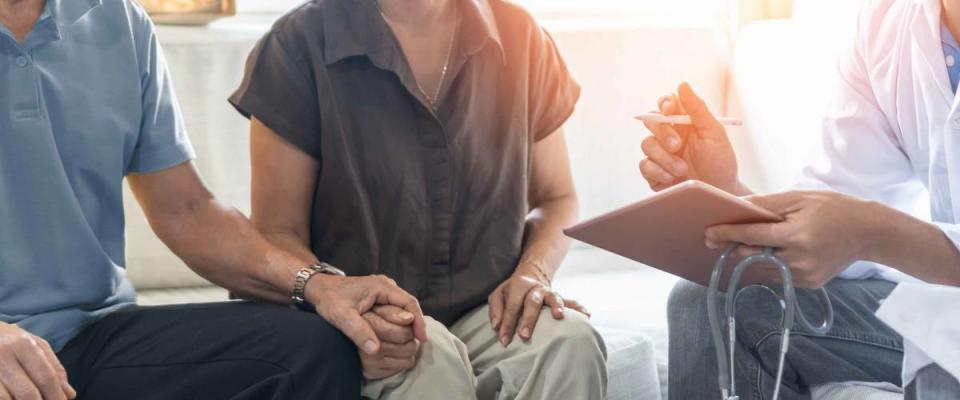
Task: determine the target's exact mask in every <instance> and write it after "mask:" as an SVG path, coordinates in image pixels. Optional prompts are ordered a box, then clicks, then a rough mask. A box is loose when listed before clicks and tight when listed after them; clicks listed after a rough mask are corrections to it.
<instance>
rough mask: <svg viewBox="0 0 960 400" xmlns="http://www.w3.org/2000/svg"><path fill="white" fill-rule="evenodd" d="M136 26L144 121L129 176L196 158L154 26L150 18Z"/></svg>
mask: <svg viewBox="0 0 960 400" xmlns="http://www.w3.org/2000/svg"><path fill="white" fill-rule="evenodd" d="M135 23H137V24H139V25H140V29H139V30H138V34H139V36H140V38H138V39H137V40H138V42H139V43H140V46H139V47H138V52H140V55H139V58H140V61H141V63H140V68H141V76H142V78H141V84H142V86H143V101H142V103H141V104H142V105H143V109H142V116H143V121H142V123H141V124H140V135H139V138H138V140H137V145H136V147H135V148H134V151H133V155H132V157H131V159H130V164H129V165H128V167H127V172H128V173H138V172H153V171H157V170H162V169H165V168H169V167H172V166H175V165H178V164H181V163H183V162H185V161H188V160H191V159H193V158H194V157H195V154H194V151H193V147H192V146H191V144H190V139H189V138H188V137H187V130H186V127H185V126H184V122H183V117H182V116H181V115H180V108H179V107H178V106H177V104H178V103H177V99H176V95H175V94H174V91H173V84H172V83H171V81H170V75H169V73H168V72H167V62H166V59H164V57H163V52H162V51H161V50H160V43H159V41H158V40H157V35H156V33H155V32H154V29H153V26H152V24H151V23H150V20H149V19H148V18H146V16H142V19H141V20H139V21H135Z"/></svg>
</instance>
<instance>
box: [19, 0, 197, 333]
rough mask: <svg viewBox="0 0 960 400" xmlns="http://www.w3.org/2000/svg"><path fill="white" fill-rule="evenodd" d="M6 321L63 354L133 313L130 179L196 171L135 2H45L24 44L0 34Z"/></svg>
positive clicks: (150, 32)
mask: <svg viewBox="0 0 960 400" xmlns="http://www.w3.org/2000/svg"><path fill="white" fill-rule="evenodd" d="M0 92H2V96H0V221H2V223H0V321H2V322H6V323H12V324H17V325H18V326H19V327H21V328H23V329H25V330H27V331H29V332H32V333H34V334H36V335H38V336H41V337H43V338H44V339H46V340H47V341H48V342H50V344H51V345H52V346H53V347H54V349H59V348H61V347H62V346H63V345H64V344H65V343H66V342H67V341H68V340H70V339H71V338H72V337H73V336H75V335H76V334H77V333H78V332H80V330H82V329H83V327H85V326H87V325H88V324H90V323H92V322H94V321H96V320H97V319H98V318H102V317H103V316H105V315H107V314H109V313H110V312H113V311H115V310H118V309H120V308H123V307H126V306H129V305H131V304H134V302H135V299H136V295H135V293H134V289H133V285H132V284H131V283H130V281H129V279H127V276H126V270H125V266H126V262H125V260H124V230H123V229H124V215H123V179H124V176H126V175H127V174H129V173H145V172H152V171H157V170H161V169H166V168H170V167H173V166H175V165H178V164H182V163H184V162H186V161H189V160H190V159H192V158H193V157H194V152H193V148H192V147H191V145H190V141H189V139H188V138H187V133H186V129H185V128H184V123H183V118H182V117H181V114H180V110H179V109H178V107H177V101H176V98H175V96H174V91H173V86H172V85H171V81H170V77H169V74H168V71H167V67H166V63H165V61H164V58H163V53H162V51H161V49H160V46H159V43H158V40H157V37H156V34H155V33H154V28H153V25H152V23H151V22H150V19H149V18H148V17H147V15H146V13H145V12H144V10H143V9H142V8H141V7H140V5H139V4H138V3H137V2H136V1H135V0H47V2H46V8H45V10H44V12H43V14H42V15H41V17H40V18H39V20H38V21H37V23H36V25H35V26H34V28H33V30H32V31H31V32H30V34H29V35H28V36H27V39H26V40H25V41H23V42H17V40H15V39H14V37H13V35H11V34H10V31H9V30H8V29H6V28H5V27H3V25H2V24H0Z"/></svg>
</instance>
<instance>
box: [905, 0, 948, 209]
mask: <svg viewBox="0 0 960 400" xmlns="http://www.w3.org/2000/svg"><path fill="white" fill-rule="evenodd" d="M915 2H916V4H917V5H918V7H917V8H916V11H915V12H914V13H913V15H911V16H910V18H911V20H910V22H909V33H910V37H911V42H912V43H911V45H912V48H911V49H910V50H909V55H908V54H903V56H906V57H910V63H911V64H912V66H913V68H915V72H916V73H917V76H916V77H915V79H913V80H912V82H911V83H909V85H910V86H912V87H903V86H906V85H905V82H907V81H910V80H907V81H901V82H900V83H898V87H897V91H898V92H899V93H898V97H899V98H900V99H901V100H903V101H915V102H917V103H918V104H916V106H915V107H916V108H917V109H916V113H915V116H914V118H916V120H915V121H901V127H903V128H905V129H913V130H914V132H909V133H908V132H902V134H903V135H905V136H912V137H915V136H921V137H926V138H927V146H928V148H927V156H928V157H930V158H929V167H930V170H929V171H927V180H928V184H927V188H928V190H929V191H930V197H931V200H932V203H931V204H930V212H931V217H933V219H934V220H935V221H938V222H948V223H955V222H956V221H955V218H954V216H956V215H960V184H953V183H952V182H951V178H953V177H952V172H953V171H958V172H960V158H958V157H960V148H957V146H958V144H960V143H958V141H957V140H956V139H955V138H954V137H953V136H954V135H953V131H958V132H960V114H958V113H956V109H957V96H955V95H954V93H953V89H952V87H951V86H950V77H949V76H947V67H946V64H945V61H944V58H943V57H944V56H943V47H942V45H941V41H940V24H941V21H940V7H941V6H940V1H939V0H915ZM908 93H910V94H908ZM901 117H902V116H901ZM945 199H950V204H944V203H943V202H942V200H945ZM938 200H939V201H938Z"/></svg>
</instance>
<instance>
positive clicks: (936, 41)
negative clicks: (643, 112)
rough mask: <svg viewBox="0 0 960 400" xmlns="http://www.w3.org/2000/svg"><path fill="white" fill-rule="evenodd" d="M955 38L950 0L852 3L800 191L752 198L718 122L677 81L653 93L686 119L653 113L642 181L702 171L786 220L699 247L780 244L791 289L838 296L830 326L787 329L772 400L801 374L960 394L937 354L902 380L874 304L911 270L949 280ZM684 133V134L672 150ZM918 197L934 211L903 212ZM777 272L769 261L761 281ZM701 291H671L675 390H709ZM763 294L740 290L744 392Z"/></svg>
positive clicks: (796, 387)
mask: <svg viewBox="0 0 960 400" xmlns="http://www.w3.org/2000/svg"><path fill="white" fill-rule="evenodd" d="M958 35H960V1H947V0H943V2H942V3H941V2H940V1H938V0H899V1H897V0H877V1H870V2H869V3H868V5H867V6H866V8H865V9H864V10H863V12H862V13H861V15H860V19H859V24H858V28H857V35H856V40H855V43H853V46H852V47H851V48H850V49H849V51H848V52H847V53H846V54H845V56H844V57H843V58H842V59H841V62H840V65H839V74H840V77H841V79H840V80H839V82H840V84H839V87H838V88H837V91H836V94H835V106H834V107H833V108H832V110H831V111H830V112H829V114H828V115H826V117H825V119H824V121H823V125H822V126H823V132H822V133H823V135H824V149H823V150H824V151H823V159H822V161H820V162H818V163H815V164H814V165H812V166H810V167H809V168H807V169H806V170H805V172H804V179H803V180H802V181H801V182H800V183H799V184H798V185H797V189H798V190H796V191H791V192H786V193H778V194H771V195H753V192H752V191H751V190H750V189H749V188H748V187H746V186H745V185H744V184H743V183H741V182H740V180H739V178H738V174H737V160H736V156H735V155H734V152H733V149H732V147H731V145H730V142H729V141H728V139H727V135H726V133H725V132H724V129H723V127H722V126H721V125H720V124H719V123H717V121H716V120H715V119H714V117H713V115H711V114H710V112H709V111H708V110H707V108H706V106H705V105H704V103H703V101H702V100H701V99H700V98H698V97H697V95H696V94H694V92H693V91H692V90H691V89H690V87H689V86H687V85H685V84H684V85H682V86H681V87H680V90H679V93H678V95H677V96H674V95H670V96H666V97H664V98H663V99H661V101H660V109H661V111H662V112H663V113H665V114H682V113H687V114H689V115H690V116H691V117H692V119H693V121H694V125H693V126H691V127H673V126H669V125H662V124H661V125H648V128H649V129H650V130H651V131H652V132H653V133H654V135H653V136H651V137H648V138H647V139H646V140H644V142H643V151H644V153H645V154H646V159H644V160H643V161H642V162H641V164H640V169H641V171H642V173H643V176H644V177H645V178H646V179H647V180H648V182H649V184H650V185H651V187H652V188H653V189H655V190H661V189H664V188H666V187H669V186H671V185H674V184H676V183H678V182H681V181H683V180H686V179H700V180H703V181H706V182H708V183H710V184H713V185H715V186H717V187H720V188H722V189H724V190H727V191H729V192H731V193H735V194H737V195H743V196H750V197H748V199H749V200H750V201H752V202H754V203H756V204H758V205H760V206H762V207H765V208H768V209H770V210H773V211H775V212H778V213H779V214H781V215H783V216H784V218H785V220H784V221H783V222H781V223H771V224H752V225H736V226H716V227H712V228H710V229H708V230H707V231H706V233H705V236H706V244H707V246H709V247H712V248H721V247H722V246H724V244H725V243H726V242H731V241H732V242H740V243H744V244H746V245H749V246H751V247H752V248H745V249H743V251H744V253H746V252H752V251H756V250H757V249H759V248H761V247H767V246H772V247H775V248H777V249H779V250H778V251H777V254H778V255H779V256H780V257H781V258H782V259H784V261H786V262H787V263H788V264H790V265H791V266H792V267H793V276H794V279H795V281H796V283H797V285H798V286H803V287H809V288H816V287H822V286H826V287H827V289H828V291H829V292H830V295H831V296H832V297H833V300H834V308H835V312H836V323H835V325H834V327H833V329H832V330H831V332H829V333H828V334H827V335H826V336H815V335H810V334H809V333H806V332H803V331H799V332H795V333H794V335H793V337H792V346H791V350H790V353H789V354H788V356H787V370H786V372H785V374H784V387H783V388H782V389H781V390H782V396H781V398H783V399H807V398H809V396H810V390H809V388H810V387H811V386H815V385H819V384H824V383H830V382H846V381H862V382H874V383H877V384H881V385H882V384H888V385H890V384H892V385H898V386H903V385H912V387H910V388H908V390H907V393H908V395H907V398H908V399H910V398H917V399H924V400H928V399H946V398H956V393H960V384H958V382H957V379H956V377H955V376H951V375H949V374H946V373H944V371H943V369H942V368H940V367H938V366H937V365H935V364H933V365H928V366H925V367H924V368H922V369H920V370H919V372H918V373H917V374H916V379H912V381H907V382H901V380H902V379H901V365H902V359H903V340H902V339H901V337H900V335H899V334H897V333H896V332H894V331H893V330H892V329H891V328H889V327H888V326H887V325H885V324H884V323H883V322H881V321H880V320H879V319H878V318H877V317H876V316H875V315H874V312H875V311H876V310H877V308H878V307H879V305H880V303H881V302H882V300H883V299H884V298H886V297H887V296H888V295H889V294H890V292H891V291H892V290H893V289H894V287H895V286H896V284H897V283H898V282H903V281H905V280H912V278H910V277H914V278H918V279H920V280H923V281H926V282H930V283H939V284H944V285H951V286H958V285H960V251H958V244H960V225H958V223H960V139H958V137H960V136H958V135H960V110H958V100H957V99H958V97H957V96H956V90H957V85H958V81H960V65H958V64H960V50H958V47H960V46H958V45H957V40H956V38H957V37H958ZM684 139H686V140H688V143H687V145H686V147H685V151H684V152H683V153H682V154H680V153H679V150H680V149H682V148H684V147H682V144H683V143H682V140H684ZM801 189H802V190H801ZM927 195H928V196H929V207H930V210H931V215H932V218H931V219H930V220H927V219H923V218H918V217H915V216H913V215H911V214H909V213H907V212H906V211H907V210H910V209H911V206H912V205H913V204H915V203H916V201H917V200H918V199H919V200H922V199H924V198H926V196H927ZM775 275H776V272H775V271H774V270H771V271H770V276H771V279H772V280H773V279H774V277H775ZM834 278H842V279H834ZM705 294H706V289H704V288H702V287H700V286H697V285H694V284H690V283H681V284H679V285H678V286H677V287H676V288H675V289H674V292H673V293H672V294H671V299H670V304H669V319H670V330H671V337H670V375H669V376H670V391H669V393H670V397H671V398H672V399H709V398H716V397H717V396H718V392H719V391H718V386H717V382H716V379H717V373H716V371H715V370H714V368H715V361H714V358H713V353H712V351H713V349H712V344H711V341H710V339H709V336H708V335H709V333H708V330H707V329H704V326H705V325H706V321H707V317H706V309H705V305H704V303H705ZM767 296H769V294H768V293H767V292H766V291H765V290H763V289H760V288H754V289H748V290H746V291H745V292H744V293H743V294H742V295H741V298H740V299H739V303H738V304H740V307H738V310H737V318H738V324H737V329H738V330H737V339H738V346H739V347H740V348H739V349H738V351H737V355H738V356H737V359H736V361H735V362H736V368H735V370H736V374H737V387H738V388H739V389H738V391H739V394H740V396H741V398H742V399H745V400H747V399H760V398H769V396H770V394H771V393H772V392H773V389H774V388H773V387H772V386H773V376H772V373H773V372H774V371H775V369H776V356H777V346H778V343H779V338H778V337H777V332H778V326H779V319H780V309H779V307H778V306H777V305H776V303H775V302H773V301H771V298H768V297H767ZM800 307H801V308H803V309H804V310H805V311H806V312H807V314H808V315H816V313H817V312H818V306H817V304H815V303H814V302H813V300H812V298H805V299H804V298H801V299H800ZM948 310H949V308H948ZM941 311H942V310H941ZM930 314H931V315H930V318H958V317H957V316H956V315H950V314H944V313H942V312H941V313H939V314H937V315H932V314H933V312H930ZM907 357H908V358H909V357H910V354H909V353H908V354H907ZM904 376H907V377H912V376H914V374H913V373H910V374H905V375H904ZM951 393H953V394H951Z"/></svg>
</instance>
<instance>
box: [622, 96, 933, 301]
mask: <svg viewBox="0 0 960 400" xmlns="http://www.w3.org/2000/svg"><path fill="white" fill-rule="evenodd" d="M658 103H659V107H660V110H659V111H660V113H662V114H663V115H665V116H673V115H688V116H689V124H678V123H664V122H660V121H658V120H657V119H651V118H644V119H647V121H645V122H644V125H646V127H647V129H649V130H650V131H651V132H652V133H653V135H652V136H649V137H647V138H645V139H644V140H643V143H642V149H643V153H644V154H645V155H646V158H645V159H644V160H643V161H641V162H640V171H641V173H642V174H643V176H644V178H645V179H646V180H647V182H648V183H649V185H650V187H651V188H652V189H653V190H654V191H660V190H663V189H666V188H668V187H670V186H673V185H675V184H677V183H680V182H683V181H686V180H688V179H696V180H700V181H703V182H706V183H709V184H711V185H713V186H716V187H718V188H720V189H722V190H724V191H727V192H729V193H732V194H735V195H737V196H747V197H746V199H747V200H749V201H750V202H752V203H754V204H756V205H758V206H760V207H763V208H765V209H767V210H770V211H772V212H774V213H776V214H778V215H780V216H782V217H783V218H784V220H783V222H774V223H757V224H744V225H718V226H713V227H710V228H708V229H707V230H706V232H705V233H704V236H705V237H706V245H707V246H708V247H710V248H715V249H719V248H723V247H724V246H725V245H726V244H727V243H729V242H737V243H742V244H744V246H741V247H740V249H739V250H738V252H739V253H740V254H739V255H741V256H746V255H748V254H754V253H756V252H758V251H760V250H761V249H762V248H765V247H773V248H775V249H777V250H776V254H777V256H779V257H780V258H781V259H782V260H783V261H784V262H786V263H787V264H788V265H790V266H791V270H792V272H793V279H794V281H795V283H796V286H797V287H804V288H820V287H823V286H824V285H825V284H826V283H827V282H829V281H830V280H832V279H833V278H834V277H836V276H837V275H839V274H840V273H841V272H843V271H844V270H845V269H846V268H847V267H848V266H850V265H851V264H853V263H854V262H856V261H859V260H865V261H874V262H877V263H880V264H884V265H902V264H903V262H904V260H903V252H898V251H892V250H891V249H897V248H900V249H902V248H903V246H904V245H905V244H908V242H909V243H917V244H922V243H927V244H929V243H936V242H944V241H946V238H945V237H944V236H943V233H942V232H941V231H940V230H939V229H938V228H936V226H934V225H932V224H927V223H917V221H918V220H917V219H915V218H913V217H911V216H909V215H907V214H905V213H902V212H900V211H897V210H895V209H893V208H890V207H887V206H884V205H882V204H879V203H876V202H872V201H867V200H863V199H859V198H856V197H852V196H849V195H845V194H841V193H837V192H832V191H790V192H784V193H777V194H771V195H753V192H752V191H751V190H750V189H749V188H748V187H747V186H746V185H744V184H743V183H741V182H740V179H739V176H738V172H737V158H736V154H735V153H734V150H733V146H732V145H731V144H730V140H729V138H728V137H727V132H726V130H725V128H724V125H723V124H722V123H721V120H718V119H717V118H716V117H714V116H713V114H711V113H710V110H709V109H708V108H707V106H706V104H705V102H704V101H703V99H701V98H700V97H699V96H697V94H696V93H694V91H693V89H692V88H691V87H690V85H688V84H686V83H684V84H682V85H680V87H679V90H678V93H677V94H676V95H675V94H669V95H667V96H664V97H662V98H661V99H660V101H659V102H658ZM661 119H662V118H661ZM684 122H686V121H684ZM905 240H906V242H905ZM917 247H918V248H922V247H923V246H922V245H921V246H917ZM934 253H939V252H934ZM914 257H920V258H930V259H928V260H910V262H911V263H916V264H920V265H931V266H932V265H948V264H945V262H947V261H948V260H943V259H942V258H944V257H941V256H937V255H935V254H927V255H925V256H924V255H914ZM918 261H919V262H918ZM938 263H939V264H938Z"/></svg>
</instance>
